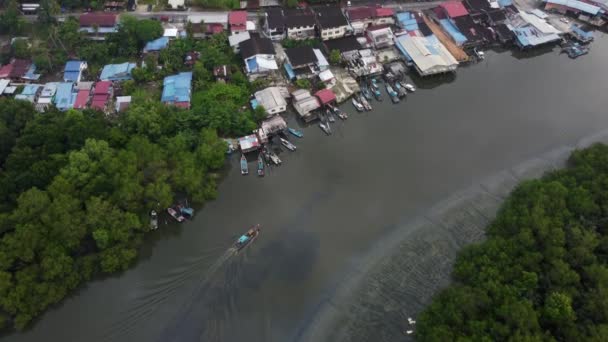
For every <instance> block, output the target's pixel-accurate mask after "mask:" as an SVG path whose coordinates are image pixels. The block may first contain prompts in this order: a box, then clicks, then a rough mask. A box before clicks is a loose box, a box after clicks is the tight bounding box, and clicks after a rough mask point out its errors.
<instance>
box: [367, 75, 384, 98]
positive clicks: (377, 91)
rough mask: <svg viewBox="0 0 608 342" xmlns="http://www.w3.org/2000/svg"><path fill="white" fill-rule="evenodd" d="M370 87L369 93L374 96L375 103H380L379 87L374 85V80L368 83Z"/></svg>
mask: <svg viewBox="0 0 608 342" xmlns="http://www.w3.org/2000/svg"><path fill="white" fill-rule="evenodd" d="M370 87H371V91H372V92H373V94H374V97H375V98H376V101H382V93H381V92H380V87H379V86H378V84H377V83H376V79H373V78H372V80H371V82H370Z"/></svg>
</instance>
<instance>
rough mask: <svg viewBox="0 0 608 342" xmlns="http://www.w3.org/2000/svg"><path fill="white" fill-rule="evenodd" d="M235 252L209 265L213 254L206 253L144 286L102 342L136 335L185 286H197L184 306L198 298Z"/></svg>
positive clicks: (229, 252)
mask: <svg viewBox="0 0 608 342" xmlns="http://www.w3.org/2000/svg"><path fill="white" fill-rule="evenodd" d="M237 252H238V251H237V249H236V248H234V247H230V248H228V249H227V250H226V251H225V252H224V253H223V254H222V255H220V256H219V257H218V258H217V259H216V260H215V261H214V262H213V263H212V264H210V265H209V263H208V260H209V257H210V254H211V253H213V251H211V252H208V253H206V254H203V255H201V256H198V257H197V258H195V259H193V260H191V261H190V262H188V263H186V264H185V265H182V266H180V267H178V268H176V269H175V270H173V271H172V272H170V273H169V274H167V275H166V276H165V277H163V278H161V279H160V280H158V281H156V282H154V283H153V284H151V285H148V286H147V288H144V290H143V291H141V292H142V294H141V295H140V296H137V297H136V298H135V299H134V301H133V305H131V306H130V307H129V308H128V310H126V311H125V312H123V313H122V314H121V315H120V319H119V320H118V321H117V323H116V324H114V325H112V326H111V327H110V328H109V332H108V333H106V334H105V336H104V340H110V341H113V340H117V339H120V340H127V339H128V336H129V335H130V334H131V333H132V332H134V331H136V330H137V329H138V328H139V327H140V326H141V324H142V323H143V324H145V323H147V322H148V321H147V318H149V317H150V316H151V315H152V314H153V313H154V312H155V311H156V310H157V309H158V308H159V306H160V305H162V304H163V303H165V302H166V301H167V300H169V299H174V298H176V293H177V292H178V291H181V290H183V288H184V287H185V286H186V285H187V284H189V283H192V282H194V283H195V284H197V287H196V288H195V289H194V290H193V291H192V292H191V293H190V295H189V296H188V297H186V298H185V299H184V300H183V301H184V303H189V302H190V301H191V300H192V299H193V298H195V297H196V296H198V293H199V292H200V291H201V290H202V289H203V288H204V286H205V284H206V283H207V282H208V280H209V279H210V278H211V277H212V276H213V275H214V274H215V273H216V272H217V271H218V270H219V269H220V268H221V267H222V266H223V265H225V264H226V263H227V261H228V260H229V259H230V258H232V257H233V256H234V255H235V254H236V253H237ZM205 269H206V270H205ZM197 277H198V279H195V278H197ZM193 279H194V280H193Z"/></svg>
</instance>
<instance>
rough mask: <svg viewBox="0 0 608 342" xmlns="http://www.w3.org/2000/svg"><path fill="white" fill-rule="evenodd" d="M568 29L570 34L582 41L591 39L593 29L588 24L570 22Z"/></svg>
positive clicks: (587, 41) (586, 41)
mask: <svg viewBox="0 0 608 342" xmlns="http://www.w3.org/2000/svg"><path fill="white" fill-rule="evenodd" d="M570 29H571V30H572V36H574V38H576V39H578V40H580V41H581V42H582V43H589V42H590V41H592V40H593V29H592V28H591V26H589V25H576V24H572V27H570Z"/></svg>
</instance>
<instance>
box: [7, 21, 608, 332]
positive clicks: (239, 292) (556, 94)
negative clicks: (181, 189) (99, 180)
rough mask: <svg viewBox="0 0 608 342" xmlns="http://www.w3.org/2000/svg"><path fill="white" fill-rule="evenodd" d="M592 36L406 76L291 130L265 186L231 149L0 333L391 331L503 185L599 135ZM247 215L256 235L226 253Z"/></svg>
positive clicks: (474, 236)
mask: <svg viewBox="0 0 608 342" xmlns="http://www.w3.org/2000/svg"><path fill="white" fill-rule="evenodd" d="M599 35H600V34H599V33H596V42H594V43H593V45H592V50H591V53H590V54H589V55H587V56H584V57H582V58H579V59H577V60H570V59H568V58H567V57H566V56H565V55H559V54H558V52H557V49H555V50H553V51H551V50H544V51H542V52H539V53H535V54H534V56H531V55H521V54H515V53H513V52H511V51H503V52H489V53H487V57H486V60H485V61H483V62H481V63H478V64H474V65H471V66H466V67H462V68H460V69H459V70H458V72H457V74H456V75H454V76H449V77H440V78H433V79H430V80H424V81H422V80H419V79H415V82H416V85H417V87H418V90H417V92H416V93H414V94H411V95H409V96H408V98H407V100H406V101H405V102H403V103H400V104H398V105H392V104H391V103H390V102H389V101H388V100H385V101H384V102H382V103H378V102H374V103H373V105H374V106H375V108H374V111H372V112H370V113H363V114H358V113H355V112H354V109H353V108H352V106H350V104H348V105H345V106H344V109H346V110H347V112H348V113H349V114H350V118H349V120H348V121H346V122H344V123H336V124H335V125H334V134H333V135H332V136H325V135H324V134H323V133H322V132H321V130H320V129H319V128H318V127H316V126H313V127H308V128H305V129H304V134H305V137H304V138H303V139H300V140H297V141H295V140H294V142H295V143H296V144H297V146H298V150H297V152H295V153H289V152H287V151H285V152H283V153H282V154H281V158H282V159H283V165H282V166H280V167H275V168H271V169H270V170H268V172H267V175H266V177H265V178H257V177H256V176H255V175H254V173H252V174H250V175H249V176H245V177H244V176H241V175H240V174H239V169H238V166H237V164H238V163H237V161H236V159H237V157H236V156H235V157H234V158H233V160H232V163H231V165H232V166H231V167H230V168H229V169H228V170H227V171H226V173H227V174H226V177H225V179H224V180H223V182H222V183H221V184H220V186H219V197H218V198H217V200H215V201H212V202H209V203H207V204H206V205H205V206H204V208H203V209H201V210H199V211H198V212H197V213H196V218H195V219H194V220H193V221H192V222H187V223H185V224H182V225H180V226H176V225H167V226H165V225H164V224H163V225H162V226H161V229H159V230H158V231H156V232H154V233H152V234H150V236H149V237H148V239H147V242H146V244H145V246H144V248H143V250H142V253H141V257H140V259H139V261H138V263H137V264H136V265H134V266H133V267H132V268H131V269H129V270H128V271H126V272H124V273H122V274H117V275H115V276H112V277H108V278H104V279H99V280H96V281H93V282H90V283H88V284H87V285H85V286H83V287H82V288H81V289H80V290H78V291H77V292H76V293H75V294H73V295H72V296H70V297H69V298H68V299H66V300H65V301H64V302H62V303H61V304H60V305H57V306H56V307H54V308H52V309H50V310H49V311H48V312H46V313H45V314H44V315H42V317H41V318H40V319H39V320H38V321H37V322H35V323H34V324H33V326H32V328H31V329H29V330H28V331H25V332H22V333H15V334H12V335H9V336H5V337H4V339H5V340H6V341H44V340H52V341H243V340H247V341H252V342H254V341H322V340H328V341H394V340H400V339H404V338H405V336H404V335H403V334H402V330H403V329H404V328H403V327H402V325H403V324H402V321H403V320H405V317H407V316H410V315H411V316H415V314H416V313H417V312H419V310H420V309H421V308H422V307H423V306H424V305H425V304H427V303H428V301H429V299H430V298H431V296H432V294H433V293H435V291H436V290H437V289H439V288H441V287H443V286H445V285H446V284H447V283H448V281H449V271H450V266H451V264H452V262H453V259H454V255H455V253H456V251H457V250H458V249H459V248H460V247H461V246H463V245H465V244H468V243H471V242H474V241H479V240H480V239H482V238H483V233H482V230H483V226H484V225H485V224H486V223H487V221H488V220H489V219H491V217H492V216H493V215H494V213H495V211H496V208H498V206H499V204H500V201H501V199H502V198H504V196H505V195H506V194H507V193H508V191H509V190H510V189H511V188H512V187H513V186H514V185H515V184H516V182H517V181H518V180H519V179H523V178H527V177H531V176H537V175H539V174H541V173H542V172H543V171H544V170H546V169H549V168H552V167H555V166H558V164H559V161H560V160H562V159H563V158H564V156H566V155H567V153H568V151H569V150H570V149H571V148H573V147H574V146H576V145H577V144H579V142H580V141H581V139H586V138H587V137H590V136H592V135H593V134H595V133H597V132H601V131H602V130H604V129H607V128H608V113H607V112H606V108H608V96H607V94H608V82H606V74H607V71H606V70H607V68H606V59H605V56H607V55H608V39H606V38H605V37H597V36H599ZM292 125H295V123H292ZM603 137H604V135H602V136H601V137H600V139H603ZM588 140H590V139H589V138H587V140H585V141H588ZM250 168H252V169H253V170H255V165H254V163H253V162H252V163H251V164H250ZM254 223H260V224H262V225H263V231H262V234H261V235H260V238H259V239H258V240H257V241H255V243H254V244H252V245H251V246H249V247H248V248H247V249H246V250H244V251H243V252H242V253H240V254H238V255H232V254H231V253H230V252H229V251H228V247H229V246H230V245H231V244H232V243H233V241H234V240H235V238H236V237H237V236H238V235H239V234H241V233H243V232H244V231H245V230H246V229H247V227H249V226H250V225H252V224H254Z"/></svg>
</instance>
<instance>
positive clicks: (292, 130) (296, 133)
mask: <svg viewBox="0 0 608 342" xmlns="http://www.w3.org/2000/svg"><path fill="white" fill-rule="evenodd" d="M287 130H288V131H289V133H291V135H293V136H295V137H298V138H302V137H303V136H304V133H302V131H299V130H297V129H295V128H291V127H290V128H287Z"/></svg>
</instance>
